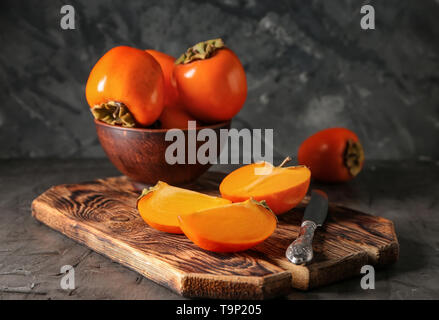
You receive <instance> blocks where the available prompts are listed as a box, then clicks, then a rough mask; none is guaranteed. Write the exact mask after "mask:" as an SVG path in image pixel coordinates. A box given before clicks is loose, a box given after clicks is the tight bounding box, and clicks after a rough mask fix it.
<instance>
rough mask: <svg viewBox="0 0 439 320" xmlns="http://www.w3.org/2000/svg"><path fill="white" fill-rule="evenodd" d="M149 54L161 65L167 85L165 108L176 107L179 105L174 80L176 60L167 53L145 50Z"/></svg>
mask: <svg viewBox="0 0 439 320" xmlns="http://www.w3.org/2000/svg"><path fill="white" fill-rule="evenodd" d="M145 51H146V52H147V53H149V54H150V55H151V56H153V58H154V59H155V60H156V61H157V62H158V63H159V64H160V67H161V68H162V72H163V79H164V84H165V100H164V106H165V108H166V107H174V106H177V105H178V103H179V102H178V90H177V84H176V83H175V79H174V78H173V75H172V73H173V71H174V62H175V58H174V57H173V56H170V55H168V54H166V53H163V52H160V51H157V50H153V49H148V50H145Z"/></svg>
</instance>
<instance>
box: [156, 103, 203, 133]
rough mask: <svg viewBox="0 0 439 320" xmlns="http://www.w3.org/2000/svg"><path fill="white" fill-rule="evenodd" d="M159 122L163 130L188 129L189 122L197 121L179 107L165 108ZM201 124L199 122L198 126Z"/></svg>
mask: <svg viewBox="0 0 439 320" xmlns="http://www.w3.org/2000/svg"><path fill="white" fill-rule="evenodd" d="M159 120H160V124H161V127H162V128H163V129H175V128H177V129H187V127H188V121H196V119H195V118H194V117H192V116H191V115H190V114H189V113H187V112H186V111H185V110H184V109H183V108H182V107H181V106H178V105H176V106H173V107H171V106H169V107H164V108H163V111H162V114H161V115H160V117H159ZM200 124H201V123H198V122H197V125H200Z"/></svg>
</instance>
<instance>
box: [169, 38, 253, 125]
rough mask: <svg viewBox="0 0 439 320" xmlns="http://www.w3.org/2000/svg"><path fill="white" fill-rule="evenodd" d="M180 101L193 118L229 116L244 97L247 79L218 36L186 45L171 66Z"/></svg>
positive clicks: (222, 118)
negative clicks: (192, 44) (173, 65)
mask: <svg viewBox="0 0 439 320" xmlns="http://www.w3.org/2000/svg"><path fill="white" fill-rule="evenodd" d="M174 78H175V81H176V83H177V88H178V92H179V97H180V102H181V103H182V104H183V106H184V107H185V109H186V110H187V111H188V112H189V113H190V114H191V115H192V116H194V117H195V118H196V119H199V120H201V121H204V122H206V123H215V122H221V121H226V120H230V119H232V118H233V117H234V116H235V115H236V114H237V113H238V112H239V111H240V110H241V108H242V107H243V105H244V102H245V100H246V98H247V79H246V75H245V71H244V68H243V67H242V64H241V62H240V61H239V59H238V57H237V56H236V54H235V53H234V52H233V51H232V50H230V49H228V48H226V47H225V46H224V43H223V41H222V40H221V39H215V40H208V41H204V42H200V43H198V44H196V45H195V46H193V47H191V48H189V49H188V50H187V51H186V53H184V54H183V55H182V56H181V57H180V58H179V59H178V60H177V61H176V65H175V67H174Z"/></svg>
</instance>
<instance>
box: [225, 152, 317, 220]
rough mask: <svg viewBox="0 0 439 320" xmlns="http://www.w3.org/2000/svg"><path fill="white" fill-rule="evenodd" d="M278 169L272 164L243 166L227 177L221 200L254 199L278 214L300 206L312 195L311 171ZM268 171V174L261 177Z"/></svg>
mask: <svg viewBox="0 0 439 320" xmlns="http://www.w3.org/2000/svg"><path fill="white" fill-rule="evenodd" d="M287 160H290V159H289V158H287V159H285V161H284V162H283V163H282V164H281V165H280V166H278V167H274V166H273V165H272V164H271V163H268V162H259V163H253V164H249V165H246V166H243V167H241V168H239V169H237V170H235V171H233V172H231V173H230V174H229V175H227V176H226V177H225V178H224V180H223V181H222V182H221V184H220V192H221V196H222V197H223V198H225V199H229V200H231V201H232V202H241V201H244V200H247V199H250V198H253V199H255V200H258V201H261V200H265V201H266V203H267V205H268V206H269V207H270V209H271V210H273V212H274V213H275V214H281V213H284V212H287V211H289V210H291V209H292V208H294V207H295V206H297V205H298V204H299V203H300V202H301V201H302V199H303V198H304V197H305V195H306V192H307V191H308V187H309V183H310V178H311V171H310V170H309V169H308V168H307V167H306V166H293V167H283V164H285V162H286V161H287ZM258 170H259V171H260V172H263V171H266V172H267V173H266V174H257V173H258Z"/></svg>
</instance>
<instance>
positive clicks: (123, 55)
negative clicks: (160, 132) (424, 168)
mask: <svg viewBox="0 0 439 320" xmlns="http://www.w3.org/2000/svg"><path fill="white" fill-rule="evenodd" d="M85 94H86V98H87V102H88V104H89V105H90V108H92V113H93V115H94V116H95V118H97V119H98V120H101V121H104V122H106V123H109V124H118V125H122V126H126V127H134V126H136V125H140V126H149V125H151V124H152V123H154V122H155V121H156V120H157V119H158V117H159V116H160V114H161V112H162V110H163V100H164V79H163V72H162V70H161V68H160V65H159V63H158V62H157V61H156V60H155V59H154V58H153V57H152V56H151V55H150V54H148V53H147V52H145V51H144V50H140V49H136V48H131V47H127V46H119V47H115V48H113V49H111V50H110V51H108V52H107V53H106V54H105V55H104V56H103V57H102V58H100V59H99V61H98V62H97V63H96V65H95V66H94V67H93V69H92V70H91V72H90V76H89V78H88V81H87V85H86V89H85Z"/></svg>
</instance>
